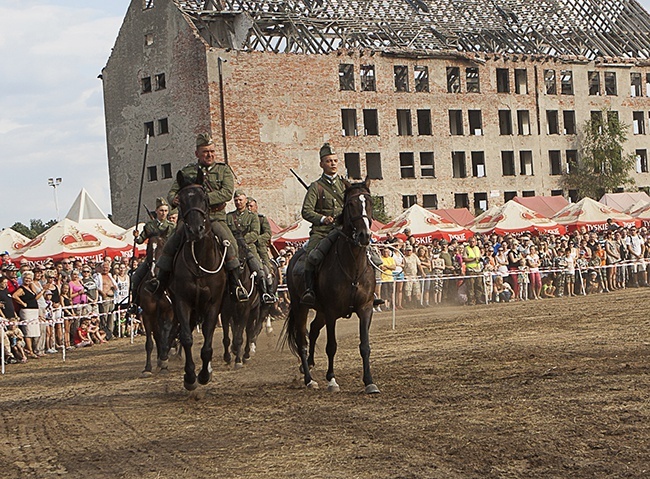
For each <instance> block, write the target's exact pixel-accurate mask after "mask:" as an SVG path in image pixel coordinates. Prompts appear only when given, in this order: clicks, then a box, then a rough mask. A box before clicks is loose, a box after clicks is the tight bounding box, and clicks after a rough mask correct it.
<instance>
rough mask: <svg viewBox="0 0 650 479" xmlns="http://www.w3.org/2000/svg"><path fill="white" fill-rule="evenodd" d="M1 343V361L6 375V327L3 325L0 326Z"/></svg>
mask: <svg viewBox="0 0 650 479" xmlns="http://www.w3.org/2000/svg"><path fill="white" fill-rule="evenodd" d="M0 341H2V345H1V346H0V349H1V350H2V352H1V353H0V359H1V360H2V374H4V373H5V325H4V323H2V324H1V325H0Z"/></svg>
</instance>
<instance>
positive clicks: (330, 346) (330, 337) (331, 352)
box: [325, 318, 341, 393]
mask: <svg viewBox="0 0 650 479" xmlns="http://www.w3.org/2000/svg"><path fill="white" fill-rule="evenodd" d="M336 350H337V343H336V318H328V319H327V346H325V352H326V353H327V374H326V375H325V378H326V379H327V390H328V391H329V392H336V393H337V392H339V391H340V390H341V388H340V387H339V385H338V384H337V382H336V379H335V378H334V356H336Z"/></svg>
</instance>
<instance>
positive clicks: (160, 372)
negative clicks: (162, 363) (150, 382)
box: [158, 368, 169, 376]
mask: <svg viewBox="0 0 650 479" xmlns="http://www.w3.org/2000/svg"><path fill="white" fill-rule="evenodd" d="M158 373H159V374H162V375H165V376H166V375H167V374H169V369H168V368H161V369H160V371H158Z"/></svg>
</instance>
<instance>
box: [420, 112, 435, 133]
mask: <svg viewBox="0 0 650 479" xmlns="http://www.w3.org/2000/svg"><path fill="white" fill-rule="evenodd" d="M417 115H418V135H431V134H432V130H431V110H418V111H417Z"/></svg>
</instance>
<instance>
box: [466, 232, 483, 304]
mask: <svg viewBox="0 0 650 479" xmlns="http://www.w3.org/2000/svg"><path fill="white" fill-rule="evenodd" d="M482 259H483V255H482V254H481V249H480V248H479V247H478V246H477V245H476V238H475V237H473V236H472V237H471V238H469V239H468V240H467V245H465V247H464V248H463V263H465V272H466V274H467V275H468V276H469V278H467V304H468V305H469V306H472V305H474V304H476V303H483V302H485V296H484V295H485V293H484V291H483V278H482V276H481V271H482V270H483V262H482Z"/></svg>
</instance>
